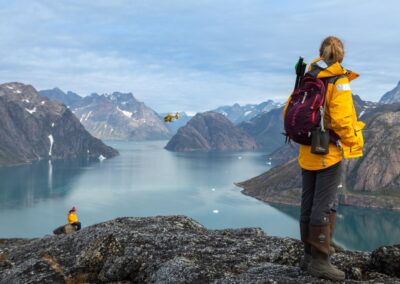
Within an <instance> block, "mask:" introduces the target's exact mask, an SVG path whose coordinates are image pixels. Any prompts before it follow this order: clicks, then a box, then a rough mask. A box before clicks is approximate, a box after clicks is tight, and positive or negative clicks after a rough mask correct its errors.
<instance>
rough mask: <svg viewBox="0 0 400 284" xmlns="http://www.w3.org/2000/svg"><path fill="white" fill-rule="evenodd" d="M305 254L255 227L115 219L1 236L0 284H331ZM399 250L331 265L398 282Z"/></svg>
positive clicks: (347, 257) (355, 275)
mask: <svg viewBox="0 0 400 284" xmlns="http://www.w3.org/2000/svg"><path fill="white" fill-rule="evenodd" d="M302 253H303V248H302V244H301V242H300V241H298V240H294V239H290V238H279V237H269V236H267V235H266V234H265V233H264V232H263V231H262V230H261V229H257V228H242V229H224V230H208V229H206V228H204V227H203V226H202V225H200V224H199V223H197V222H196V221H194V220H192V219H190V218H187V217H184V216H167V217H162V216H158V217H149V218H118V219H115V220H112V221H108V222H105V223H101V224H97V225H93V226H90V227H87V228H83V229H82V230H80V231H78V232H76V233H73V234H70V235H62V236H47V237H44V238H41V239H0V283H1V284H3V283H64V282H66V283H102V282H107V283H108V282H118V281H120V283H329V282H327V281H324V280H321V279H316V278H313V277H311V276H310V275H309V274H308V273H307V272H303V271H301V270H300V269H299V268H298V264H299V261H300V257H301V255H302ZM396 253H398V246H393V247H385V248H380V249H378V250H377V251H375V252H373V253H372V254H371V253H365V252H349V251H346V252H344V253H338V254H335V255H334V256H333V257H332V262H333V263H334V264H335V265H337V266H338V267H339V268H341V269H343V270H344V271H345V272H346V276H347V279H346V281H345V282H346V283H376V282H380V283H400V279H399V278H396V277H399V275H398V271H399V270H398V269H397V268H398V265H399V263H400V260H399V258H398V257H396ZM389 259H390V260H391V261H392V262H391V263H390V265H387V262H388V260H389ZM361 281H365V282H361Z"/></svg>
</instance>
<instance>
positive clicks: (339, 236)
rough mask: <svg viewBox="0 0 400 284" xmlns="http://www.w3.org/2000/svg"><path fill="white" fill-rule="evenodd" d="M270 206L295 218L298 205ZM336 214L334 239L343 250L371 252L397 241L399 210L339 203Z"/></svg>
mask: <svg viewBox="0 0 400 284" xmlns="http://www.w3.org/2000/svg"><path fill="white" fill-rule="evenodd" d="M271 206H273V207H275V208H276V209H278V210H279V211H281V212H282V213H284V214H286V215H288V216H290V217H292V218H293V219H295V220H299V216H300V208H299V207H295V206H283V205H273V204H271ZM337 216H338V217H337V228H336V231H335V240H336V241H337V242H338V243H340V244H341V245H343V246H344V247H345V248H347V249H350V250H361V251H371V250H374V249H376V248H378V247H380V246H383V245H393V244H398V243H400V212H399V211H389V210H383V209H366V208H356V207H351V206H339V208H338V215H337Z"/></svg>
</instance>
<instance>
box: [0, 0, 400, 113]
mask: <svg viewBox="0 0 400 284" xmlns="http://www.w3.org/2000/svg"><path fill="white" fill-rule="evenodd" d="M399 5H400V4H398V3H397V2H396V1H386V2H385V5H382V4H380V3H375V2H368V3H366V2H362V1H358V0H357V1H352V2H348V1H342V0H340V1H319V2H316V1H311V0H308V1H301V3H300V2H298V1H289V0H285V1H279V2H273V1H261V0H247V1H244V0H241V1H234V2H233V1H229V0H223V1H208V0H207V1H183V0H180V1H178V0H175V1H174V0H173V1H160V0H157V1H156V0H148V1H124V0H117V1H105V0H101V1H94V0H93V1H78V0H71V1H50V0H47V1H28V0H25V1H24V0H21V1H14V2H10V3H9V4H7V5H4V9H2V11H1V12H0V36H1V38H2V41H1V42H0V50H1V51H2V54H4V55H5V56H2V57H1V58H0V64H1V65H2V69H1V70H0V80H1V81H3V82H4V81H23V82H25V83H30V84H32V85H34V86H35V87H36V88H38V89H43V88H52V87H54V86H58V87H61V88H62V89H64V90H73V91H76V92H78V93H80V94H82V95H87V94H89V93H92V92H98V93H104V92H112V91H117V90H118V91H130V92H133V93H134V94H135V96H136V97H137V98H138V99H139V100H142V101H144V102H145V103H146V104H148V105H149V106H151V107H153V108H154V109H155V110H157V111H159V112H168V111H170V110H171V109H173V110H189V111H194V112H196V111H204V110H208V109H211V108H215V107H217V106H219V105H222V104H223V105H226V104H233V103H235V102H239V103H243V104H244V103H256V102H261V101H264V100H267V99H274V100H278V101H284V100H285V99H286V97H287V96H288V94H289V93H290V89H291V88H292V85H293V81H294V69H293V66H294V63H295V61H296V59H297V57H298V56H299V55H303V56H305V57H306V59H307V60H308V61H310V60H311V59H312V58H314V57H316V56H317V51H318V47H319V44H320V42H321V40H322V39H323V38H324V37H325V36H327V35H329V34H334V35H338V36H340V37H341V38H342V39H343V40H344V42H345V45H346V58H345V62H344V64H345V66H346V67H348V68H350V69H354V71H357V72H359V73H361V77H360V78H359V79H357V80H356V81H354V82H353V83H352V88H353V90H354V92H355V93H357V94H359V95H361V96H362V97H363V98H365V99H370V100H378V99H379V97H380V96H381V95H382V94H383V93H385V92H386V91H388V90H389V89H391V88H393V87H394V86H395V85H396V84H397V82H398V80H399V79H400V78H398V74H399V73H398V71H397V70H398V66H399V65H400V59H399V57H398V56H397V49H398V46H399V43H400V42H399V41H400V38H399V37H398V35H397V31H396V30H395V29H393V28H392V27H395V26H398V25H399V24H400V23H399V22H400V19H399V18H398V17H397V13H396V11H397V10H398V8H399Z"/></svg>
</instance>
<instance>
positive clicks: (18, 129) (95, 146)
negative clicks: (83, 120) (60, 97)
mask: <svg viewBox="0 0 400 284" xmlns="http://www.w3.org/2000/svg"><path fill="white" fill-rule="evenodd" d="M117 154H118V152H117V151H116V150H115V149H113V148H111V147H108V146H106V145H104V144H103V143H102V142H101V141H100V140H99V139H96V138H94V137H92V136H91V135H90V134H89V133H88V132H87V131H86V130H85V129H84V127H83V126H82V125H81V124H80V123H79V120H78V119H77V118H76V117H75V116H74V114H73V113H72V112H71V111H70V110H69V109H68V108H66V107H65V105H63V104H61V103H58V102H54V101H50V100H49V99H47V98H45V97H41V96H39V95H38V93H37V92H36V90H35V89H34V88H33V87H32V86H30V85H24V84H21V83H6V84H2V85H0V165H15V164H23V163H29V162H32V161H35V160H40V159H66V158H73V157H77V156H79V155H88V156H92V157H99V156H100V155H102V156H103V157H105V158H111V157H113V156H115V155H117Z"/></svg>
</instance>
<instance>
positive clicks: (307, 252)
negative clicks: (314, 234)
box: [299, 222, 311, 270]
mask: <svg viewBox="0 0 400 284" xmlns="http://www.w3.org/2000/svg"><path fill="white" fill-rule="evenodd" d="M308 231H309V224H308V223H303V222H300V237H301V240H302V241H303V243H304V255H303V256H302V257H301V259H300V263H299V267H300V269H301V270H307V267H308V264H309V263H310V261H311V245H310V244H309V243H308V242H307V238H308Z"/></svg>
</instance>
